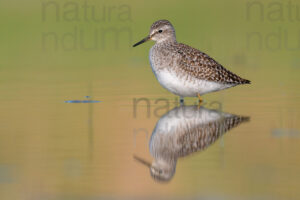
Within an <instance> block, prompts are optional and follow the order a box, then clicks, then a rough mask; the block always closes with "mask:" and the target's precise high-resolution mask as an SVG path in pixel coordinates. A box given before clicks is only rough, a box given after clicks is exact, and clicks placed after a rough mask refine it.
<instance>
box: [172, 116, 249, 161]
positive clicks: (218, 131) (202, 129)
mask: <svg viewBox="0 0 300 200" xmlns="http://www.w3.org/2000/svg"><path fill="white" fill-rule="evenodd" d="M249 119H250V118H249V117H243V116H236V115H233V116H230V117H225V118H224V119H222V120H219V121H215V122H210V123H208V124H204V125H203V124H201V125H198V126H195V127H194V128H191V129H186V130H185V131H186V133H185V134H183V135H182V136H181V137H179V138H178V140H177V142H178V144H180V145H181V146H182V147H181V150H180V151H179V155H178V156H180V157H183V156H187V155H189V154H191V153H193V152H196V151H200V150H204V149H206V148H207V147H208V146H209V145H211V144H213V143H214V142H215V141H216V140H217V139H218V138H219V137H220V136H221V135H223V134H224V133H226V132H227V131H228V130H230V129H232V128H234V127H236V126H238V125H240V124H241V123H243V122H246V121H249Z"/></svg>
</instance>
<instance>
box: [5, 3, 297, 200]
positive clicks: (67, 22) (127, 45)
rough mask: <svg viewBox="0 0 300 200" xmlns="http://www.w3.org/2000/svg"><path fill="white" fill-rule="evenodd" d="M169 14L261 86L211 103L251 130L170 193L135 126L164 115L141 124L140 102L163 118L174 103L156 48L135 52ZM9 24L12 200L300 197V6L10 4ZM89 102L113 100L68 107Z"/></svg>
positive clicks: (181, 36) (182, 175) (217, 150)
mask: <svg viewBox="0 0 300 200" xmlns="http://www.w3.org/2000/svg"><path fill="white" fill-rule="evenodd" d="M159 19H168V20H170V21H171V23H172V24H173V25H174V27H175V29H176V34H177V40H178V41H179V42H182V43H185V44H188V45H191V46H193V47H195V48H198V49H200V50H201V51H203V52H206V53H207V54H208V55H210V56H212V57H213V58H215V59H216V60H217V61H218V62H219V63H221V64H222V65H224V66H225V67H226V68H227V69H229V70H231V71H233V72H235V73H237V74H239V75H240V76H242V77H244V78H247V79H249V80H251V81H252V84H251V85H250V86H240V87H236V88H233V89H230V90H226V91H221V92H218V93H211V94H208V95H205V96H204V99H205V100H206V101H207V102H211V101H218V102H221V103H222V108H223V110H224V111H226V112H229V113H236V114H241V115H248V116H251V122H250V123H248V124H247V125H246V124H245V125H243V126H241V127H239V128H238V129H236V130H233V131H231V132H230V134H227V135H226V136H225V138H224V141H225V144H226V145H225V147H224V146H222V145H220V143H216V144H214V145H213V146H212V147H210V148H209V149H208V150H207V151H206V152H203V153H198V154H196V155H195V156H192V157H189V158H187V159H184V161H182V162H179V164H178V167H177V174H176V178H174V181H172V182H171V183H169V184H167V185H160V184H157V183H155V182H154V181H153V180H151V177H150V175H149V172H148V170H147V169H145V168H143V167H142V166H139V165H138V164H137V163H136V162H134V161H133V159H132V155H133V154H135V153H137V154H140V155H143V156H144V157H148V159H151V156H150V154H149V149H148V141H149V137H146V138H144V137H142V136H141V137H139V138H136V140H137V141H136V142H137V144H136V145H133V130H135V129H137V128H144V129H146V130H148V131H149V134H151V132H152V129H153V128H154V126H155V123H156V121H157V120H158V117H155V116H153V115H151V117H150V118H147V117H145V112H146V109H145V108H143V107H140V110H139V114H140V115H139V116H141V117H138V118H134V117H133V106H132V102H133V99H134V98H148V99H149V100H150V101H151V103H152V106H153V107H151V111H153V109H155V106H157V105H155V103H154V102H155V100H156V99H157V98H166V99H169V100H171V101H173V100H174V98H175V97H174V96H173V95H172V94H170V93H169V92H167V91H166V90H164V89H163V88H162V87H161V86H160V85H159V83H158V82H157V81H156V79H155V77H154V75H153V74H152V71H151V68H150V65H149V61H148V52H149V49H150V47H151V46H152V45H153V42H148V43H146V44H144V45H142V46H138V47H136V48H132V45H133V44H134V43H135V42H137V41H139V40H140V39H142V38H144V37H145V36H146V35H147V34H148V31H149V28H150V26H151V24H152V23H153V22H154V21H156V20H159ZM0 25H1V31H0V44H1V45H0V55H1V56H0V58H1V59H0V91H1V96H0V102H1V104H0V108H1V114H0V198H1V199H55V200H56V199H98V198H106V197H112V198H125V197H127V198H134V197H135V198H141V197H165V198H167V197H169V198H174V197H179V198H180V197H185V198H192V197H204V198H205V197H207V198H211V199H298V198H299V197H300V193H299V190H298V187H299V181H300V176H299V172H300V171H299V169H300V168H299V165H300V162H299V159H298V158H299V155H300V149H299V145H300V140H299V138H300V133H299V111H300V109H299V108H300V105H299V100H300V98H299V97H300V92H299V89H298V87H299V85H300V83H299V75H300V57H299V55H300V54H299V53H300V28H299V27H300V26H299V25H300V2H299V1H296V0H291V1H277V0H266V1H258V0H257V1H252V0H245V1H237V0H235V1H234V0H227V1H217V0H210V1H208V0H197V1H192V0H190V1H156V0H154V1H141V0H131V1H129V0H128V1H115V0H106V1H105V0H104V1H100V0H99V1H98V0H95V1H83V0H82V1H80V0H69V1H64V0H39V1H33V0H28V1H16V0H11V1H8V0H2V1H1V3H0ZM85 96H91V97H92V98H93V99H94V100H100V101H103V102H102V103H99V104H84V105H83V104H66V103H64V101H66V100H75V99H85ZM194 101H195V100H194V99H192V98H191V99H188V103H193V102H194ZM162 114H163V113H162ZM224 141H223V142H224Z"/></svg>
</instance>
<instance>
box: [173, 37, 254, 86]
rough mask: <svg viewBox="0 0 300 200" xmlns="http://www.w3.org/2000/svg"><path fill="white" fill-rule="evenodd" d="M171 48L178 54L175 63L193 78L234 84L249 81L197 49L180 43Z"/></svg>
mask: <svg viewBox="0 0 300 200" xmlns="http://www.w3.org/2000/svg"><path fill="white" fill-rule="evenodd" d="M171 48H172V50H173V52H174V53H176V54H177V55H179V56H178V59H177V64H178V65H179V66H180V67H181V69H182V70H184V71H185V72H187V73H189V74H190V75H192V76H194V77H195V78H198V79H201V80H207V81H213V82H219V83H226V84H234V85H239V84H247V83H250V81H249V80H246V79H243V78H241V77H239V76H237V75H236V74H234V73H232V72H230V71H229V70H227V69H225V68H224V67H223V66H222V65H220V64H219V63H217V62H216V61H215V60H214V59H213V58H211V57H209V56H208V55H206V54H205V53H203V52H201V51H199V50H198V49H195V48H192V47H190V46H188V45H185V44H182V43H177V44H173V45H172V47H171Z"/></svg>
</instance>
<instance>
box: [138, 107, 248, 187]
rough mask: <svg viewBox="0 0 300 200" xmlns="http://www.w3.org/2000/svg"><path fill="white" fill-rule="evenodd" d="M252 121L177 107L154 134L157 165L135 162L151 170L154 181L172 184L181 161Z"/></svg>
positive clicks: (198, 109)
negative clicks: (230, 131)
mask: <svg viewBox="0 0 300 200" xmlns="http://www.w3.org/2000/svg"><path fill="white" fill-rule="evenodd" d="M248 120H249V117H244V116H238V115H233V114H229V113H223V112H220V111H217V110H210V109H206V108H204V107H201V108H198V106H180V107H176V108H174V109H172V110H171V111H169V112H167V113H166V114H165V115H163V116H162V117H161V118H160V119H159V121H158V122H157V124H156V126H155V128H154V130H153V133H152V135H151V139H150V145H149V148H150V153H151V155H152V156H153V158H154V161H153V162H152V163H149V162H147V161H145V160H143V159H142V158H139V157H137V156H134V158H135V159H136V160H137V161H139V162H140V163H142V164H144V165H146V166H148V167H149V168H150V174H151V176H152V178H153V179H155V180H157V181H159V182H168V181H170V180H171V179H172V178H173V176H174V174H175V169H176V163H177V159H178V158H180V157H185V156H187V155H189V154H191V153H193V152H197V151H202V150H204V149H206V148H207V147H209V146H210V145H211V144H213V143H214V142H215V141H216V140H217V139H218V138H219V137H220V136H221V135H223V134H224V133H226V132H227V131H228V130H230V129H232V128H234V127H236V126H238V125H239V124H241V123H243V122H245V121H248Z"/></svg>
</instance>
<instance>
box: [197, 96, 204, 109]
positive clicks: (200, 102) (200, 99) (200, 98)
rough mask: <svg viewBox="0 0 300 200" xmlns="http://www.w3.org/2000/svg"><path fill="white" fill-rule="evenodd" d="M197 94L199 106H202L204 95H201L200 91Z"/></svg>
mask: <svg viewBox="0 0 300 200" xmlns="http://www.w3.org/2000/svg"><path fill="white" fill-rule="evenodd" d="M197 96H198V99H199V100H198V107H200V106H201V104H202V103H203V100H202V97H201V96H200V94H199V93H198V94H197Z"/></svg>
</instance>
